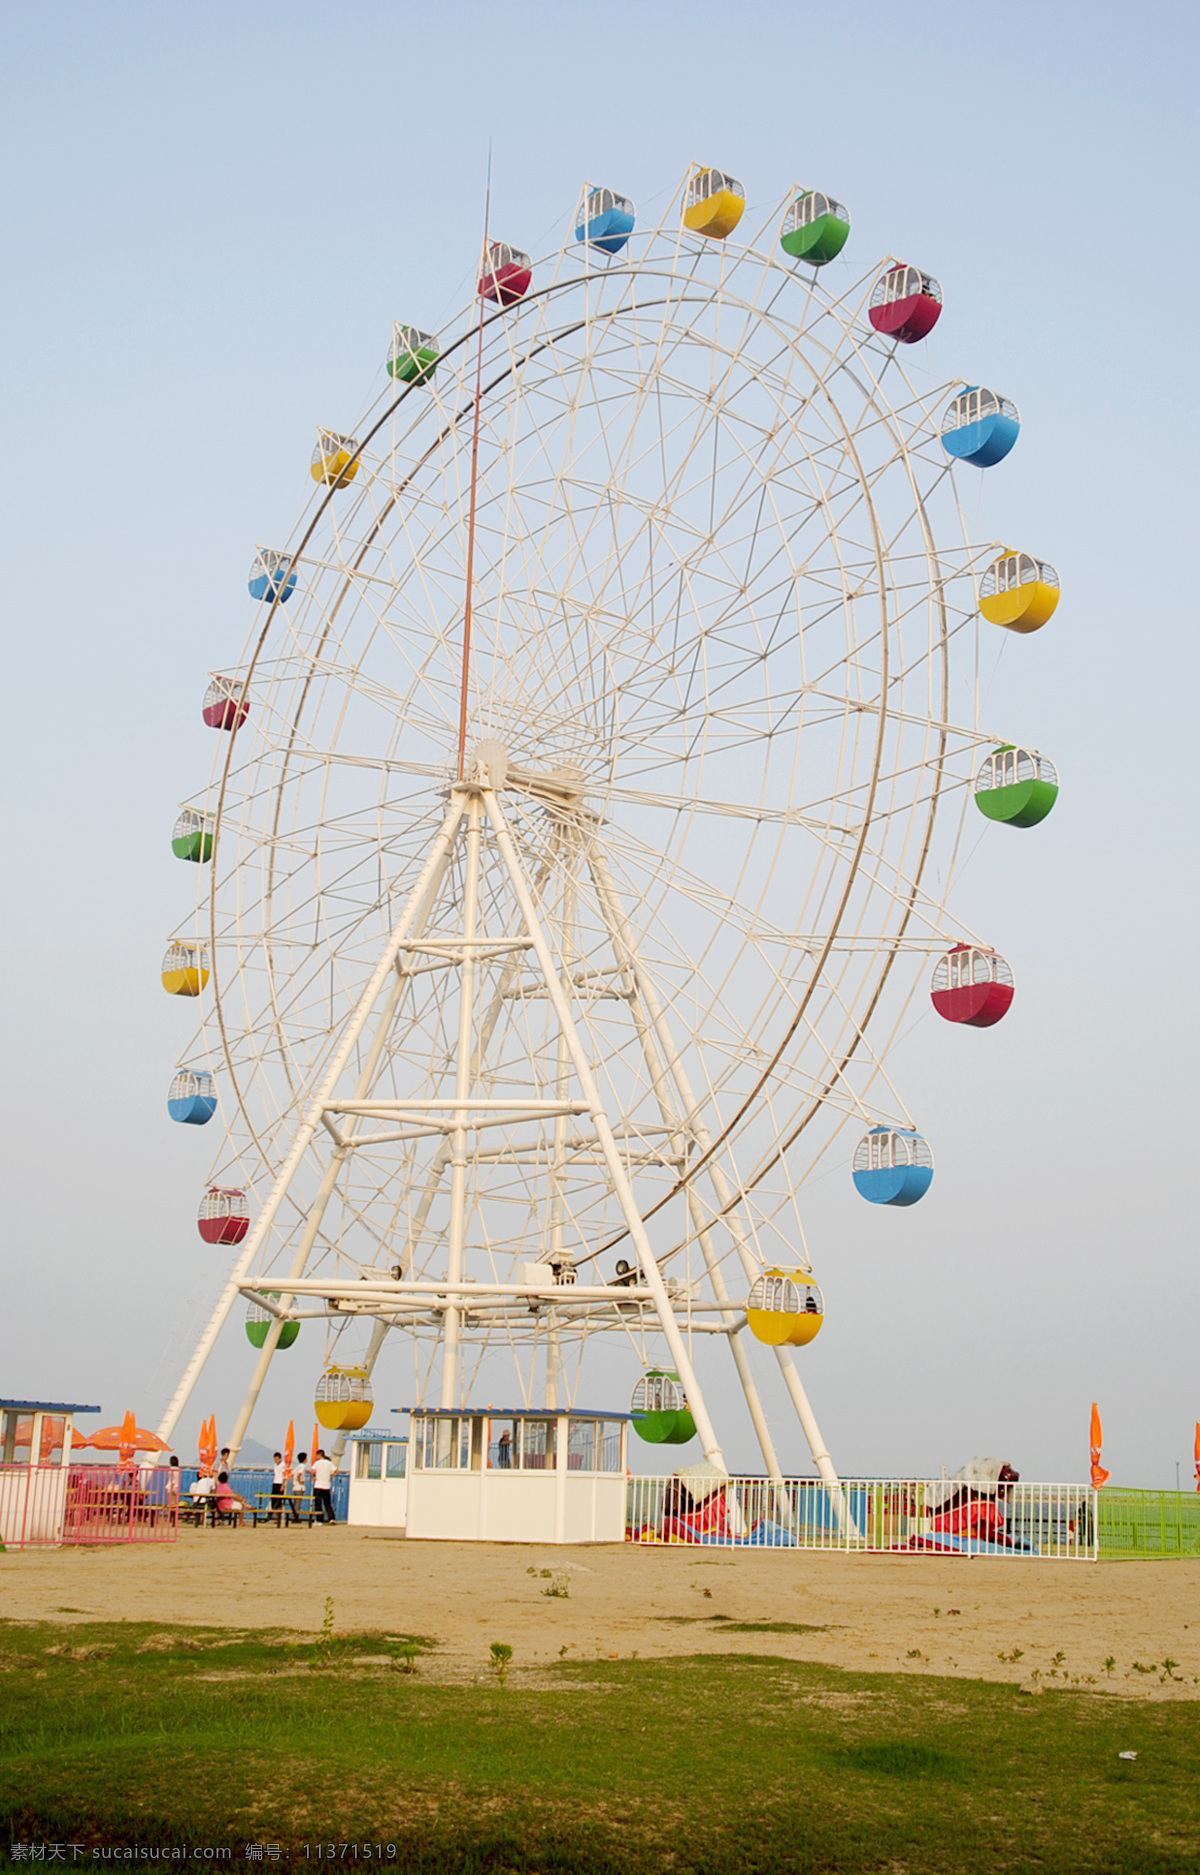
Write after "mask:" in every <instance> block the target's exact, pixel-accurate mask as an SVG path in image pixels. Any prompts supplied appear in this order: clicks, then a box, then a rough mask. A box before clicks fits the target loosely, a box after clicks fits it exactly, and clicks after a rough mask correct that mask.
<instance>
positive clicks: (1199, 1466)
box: [1194, 1419, 1200, 1491]
mask: <svg viewBox="0 0 1200 1875" xmlns="http://www.w3.org/2000/svg"><path fill="white" fill-rule="evenodd" d="M1194 1449H1195V1453H1196V1489H1197V1491H1200V1419H1198V1420H1197V1421H1196V1444H1195V1448H1194Z"/></svg>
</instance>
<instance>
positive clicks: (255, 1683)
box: [0, 1623, 1200, 1875]
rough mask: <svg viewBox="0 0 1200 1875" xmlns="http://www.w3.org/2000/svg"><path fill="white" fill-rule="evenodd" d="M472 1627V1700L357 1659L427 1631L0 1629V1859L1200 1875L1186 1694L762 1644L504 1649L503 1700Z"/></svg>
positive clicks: (596, 1873)
mask: <svg viewBox="0 0 1200 1875" xmlns="http://www.w3.org/2000/svg"><path fill="white" fill-rule="evenodd" d="M721 1625H722V1629H723V1631H729V1630H730V1629H732V1628H733V1625H734V1624H733V1623H729V1624H725V1623H722V1624H721ZM767 1626H768V1628H769V1629H771V1630H772V1631H773V1630H774V1628H775V1624H767ZM480 1632H481V1636H482V1638H481V1640H480V1643H479V1654H480V1658H479V1661H478V1663H477V1665H478V1671H479V1673H480V1675H481V1676H483V1681H482V1683H478V1684H477V1683H475V1682H473V1681H472V1682H469V1683H461V1684H459V1683H441V1682H439V1681H437V1680H436V1679H435V1678H433V1677H431V1675H433V1674H435V1673H436V1672H437V1671H438V1669H437V1667H436V1666H434V1665H433V1663H432V1662H431V1661H430V1659H429V1658H428V1656H427V1655H426V1657H425V1658H423V1659H422V1660H421V1661H420V1662H419V1668H420V1670H419V1671H418V1672H417V1673H415V1674H411V1673H404V1672H399V1671H398V1672H392V1671H389V1670H388V1669H386V1668H378V1667H375V1668H370V1667H360V1668H356V1667H354V1666H353V1665H352V1661H353V1658H354V1656H355V1655H361V1654H366V1655H371V1654H379V1653H384V1654H387V1653H392V1654H395V1653H397V1652H398V1651H399V1650H400V1649H401V1648H402V1647H403V1645H404V1643H405V1641H406V1640H407V1641H409V1642H412V1643H415V1644H416V1646H417V1647H419V1648H421V1649H426V1650H428V1649H429V1648H430V1646H431V1645H432V1643H431V1642H430V1641H429V1639H428V1637H421V1636H409V1637H404V1636H400V1635H396V1634H390V1635H387V1636H385V1635H378V1634H374V1635H355V1636H353V1637H349V1638H345V1637H337V1638H335V1639H333V1640H332V1642H330V1641H326V1642H325V1643H324V1644H323V1643H322V1642H321V1641H320V1640H319V1639H312V1640H305V1641H303V1642H302V1643H296V1642H289V1641H288V1640H287V1639H286V1637H281V1636H280V1637H277V1636H273V1635H270V1634H263V1633H231V1632H225V1631H211V1630H204V1629H192V1630H186V1631H184V1632H182V1633H179V1632H177V1631H176V1632H174V1634H172V1631H170V1630H163V1629H160V1628H152V1627H147V1626H141V1625H135V1624H134V1623H122V1624H120V1625H119V1626H105V1627H101V1626H92V1625H83V1624H78V1625H73V1626H71V1627H69V1628H63V1627H52V1626H49V1625H47V1626H40V1627H29V1626H18V1625H16V1624H11V1623H8V1624H0V1805H2V1807H3V1812H4V1819H5V1821H6V1822H7V1824H8V1828H9V1834H8V1836H7V1837H5V1838H4V1841H5V1842H6V1843H7V1842H9V1841H15V1842H31V1841H33V1842H62V1843H71V1842H74V1843H84V1844H86V1845H88V1847H89V1848H90V1847H91V1846H92V1845H96V1846H113V1845H116V1846H125V1845H133V1844H139V1845H158V1846H171V1845H177V1844H186V1845H195V1844H213V1845H228V1846H229V1847H230V1848H231V1849H232V1851H233V1855H232V1860H233V1861H234V1862H237V1863H240V1864H241V1865H242V1866H243V1867H245V1866H246V1860H245V1855H244V1850H245V1845H246V1844H247V1843H248V1842H250V1843H254V1842H259V1843H267V1842H278V1843H280V1844H282V1845H283V1847H284V1858H285V1860H286V1859H287V1857H288V1855H289V1854H290V1859H291V1863H292V1866H297V1865H303V1864H304V1863H305V1861H306V1857H305V1851H304V1845H305V1843H308V1844H310V1845H314V1847H312V1848H310V1851H309V1854H308V1858H307V1861H308V1865H309V1866H314V1867H315V1866H317V1852H316V1849H315V1845H316V1844H317V1843H318V1842H325V1843H330V1842H332V1843H342V1842H345V1843H349V1844H353V1843H355V1842H357V1843H358V1844H360V1845H361V1844H363V1843H370V1844H372V1845H374V1844H377V1843H382V1844H385V1845H386V1844H389V1843H391V1844H395V1845H396V1850H395V1855H394V1857H393V1858H391V1859H390V1865H391V1866H392V1867H393V1868H398V1869H404V1870H414V1871H419V1872H420V1875H434V1872H435V1871H436V1872H437V1875H485V1872H486V1875H651V1871H653V1875H783V1872H784V1871H788V1872H789V1875H790V1872H791V1871H798V1872H800V1871H805V1872H806V1871H825V1870H828V1871H837V1872H838V1875H843V1872H844V1871H857V1870H872V1871H880V1872H881V1875H882V1872H883V1871H887V1872H888V1875H908V1872H909V1871H911V1872H912V1875H943V1872H946V1875H949V1872H951V1871H959V1870H972V1871H974V1870H987V1871H988V1875H993V1871H1008V1870H1013V1871H1024V1870H1029V1871H1034V1870H1036V1871H1038V1872H1039V1875H1046V1872H1051V1875H1053V1872H1061V1875H1084V1872H1090V1871H1093V1870H1094V1871H1104V1872H1105V1875H1177V1872H1179V1875H1181V1872H1183V1871H1189V1870H1191V1871H1196V1870H1200V1796H1198V1786H1200V1780H1198V1779H1197V1776H1196V1767H1197V1763H1198V1762H1200V1704H1193V1703H1190V1702H1189V1703H1186V1704H1185V1703H1182V1702H1181V1703H1179V1704H1166V1703H1164V1704H1149V1703H1146V1704H1143V1703H1138V1704H1132V1703H1130V1702H1129V1701H1126V1700H1120V1699H1117V1698H1109V1697H1098V1696H1096V1695H1094V1694H1082V1693H1072V1692H1060V1693H1050V1694H1047V1695H1044V1696H1042V1697H1039V1698H1029V1697H1028V1696H1026V1695H1022V1694H1020V1693H1018V1692H1017V1691H1016V1690H1015V1689H1014V1688H1012V1687H1007V1686H998V1685H991V1684H987V1683H984V1682H980V1681H969V1680H944V1679H935V1678H932V1677H929V1678H926V1677H924V1676H920V1677H917V1676H912V1677H907V1676H906V1677H904V1678H900V1677H899V1676H897V1675H894V1674H861V1673H844V1672H839V1671H837V1670H836V1669H833V1668H829V1667H822V1666H816V1665H812V1664H807V1663H801V1662H796V1661H788V1660H780V1659H777V1658H774V1657H772V1658H769V1659H767V1658H763V1657H761V1656H756V1655H754V1654H741V1655H733V1656H728V1655H723V1656H722V1657H720V1658H712V1657H702V1658H700V1657H695V1656H692V1657H687V1658H682V1659H673V1660H666V1661H662V1660H654V1661H618V1662H613V1661H609V1660H603V1661H580V1662H571V1663H566V1662H564V1663H563V1664H561V1665H555V1666H553V1667H546V1666H539V1670H538V1672H537V1673H536V1674H535V1675H533V1676H531V1679H530V1681H529V1682H528V1684H526V1685H524V1686H523V1685H522V1681H521V1669H522V1666H523V1664H528V1663H522V1661H521V1658H520V1653H519V1651H518V1653H517V1655H516V1657H515V1658H514V1661H513V1670H512V1673H511V1675H510V1677H509V1680H508V1684H507V1685H501V1684H499V1683H498V1681H497V1680H496V1678H495V1676H494V1675H492V1674H490V1673H489V1672H488V1668H487V1661H488V1648H489V1643H490V1642H491V1640H492V1639H502V1638H503V1637H502V1635H500V1634H499V1633H497V1634H495V1635H493V1634H492V1633H491V1632H489V1631H488V1630H487V1629H481V1630H480ZM681 1639H682V1636H681ZM1122 1750H1135V1751H1137V1752H1138V1754H1139V1755H1138V1758H1137V1761H1136V1762H1135V1763H1126V1762H1123V1761H1122V1760H1121V1759H1119V1758H1118V1756H1117V1754H1118V1752H1119V1751H1122ZM355 1859H356V1858H355V1856H354V1854H353V1851H352V1850H350V1849H348V1850H346V1851H345V1852H341V1853H339V1855H338V1856H337V1860H339V1862H353V1861H355ZM365 1859H366V1858H365V1857H364V1855H363V1854H362V1851H361V1849H360V1851H359V1855H358V1858H357V1860H358V1862H359V1863H360V1864H361V1863H362V1862H363V1861H364V1860H365ZM372 1859H377V1858H375V1857H374V1856H373V1858H372ZM383 1859H384V1862H385V1866H386V1865H387V1863H388V1861H389V1857H388V1855H387V1852H386V1851H385V1854H384V1858H383ZM88 1860H89V1861H91V1858H90V1856H89V1857H88ZM281 1865H282V1864H281ZM21 1866H24V1864H22V1865H21ZM92 1866H93V1867H94V1866H96V1863H95V1862H94V1861H92ZM266 1866H270V1865H269V1864H266Z"/></svg>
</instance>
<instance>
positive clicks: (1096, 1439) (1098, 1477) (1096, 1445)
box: [1091, 1400, 1109, 1490]
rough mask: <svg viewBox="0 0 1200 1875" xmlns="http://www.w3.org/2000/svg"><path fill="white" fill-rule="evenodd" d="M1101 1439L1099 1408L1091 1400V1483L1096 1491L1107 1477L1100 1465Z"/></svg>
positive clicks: (1102, 1437)
mask: <svg viewBox="0 0 1200 1875" xmlns="http://www.w3.org/2000/svg"><path fill="white" fill-rule="evenodd" d="M1103 1439H1104V1433H1103V1430H1102V1429H1101V1425H1100V1408H1099V1407H1098V1406H1097V1405H1096V1402H1095V1400H1093V1401H1092V1438H1091V1446H1092V1483H1093V1484H1094V1485H1095V1487H1096V1489H1097V1490H1099V1489H1100V1486H1101V1485H1102V1484H1107V1483H1108V1476H1109V1474H1108V1473H1107V1472H1106V1471H1105V1469H1104V1467H1103V1465H1102V1464H1101V1463H1100V1446H1101V1444H1102V1442H1103Z"/></svg>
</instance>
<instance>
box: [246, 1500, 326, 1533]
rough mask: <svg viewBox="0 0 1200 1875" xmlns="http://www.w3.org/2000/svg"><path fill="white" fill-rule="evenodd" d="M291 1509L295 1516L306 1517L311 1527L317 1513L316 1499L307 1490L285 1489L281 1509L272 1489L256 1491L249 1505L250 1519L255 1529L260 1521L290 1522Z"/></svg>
mask: <svg viewBox="0 0 1200 1875" xmlns="http://www.w3.org/2000/svg"><path fill="white" fill-rule="evenodd" d="M289 1506H290V1507H291V1508H290V1509H289ZM291 1510H294V1511H295V1513H296V1517H297V1518H304V1519H306V1520H307V1522H308V1525H309V1528H310V1529H311V1527H312V1525H313V1522H314V1520H315V1518H316V1514H317V1511H316V1500H315V1499H314V1498H313V1497H312V1495H311V1493H309V1492H307V1491H306V1492H299V1491H296V1492H292V1491H285V1492H284V1494H283V1508H282V1510H280V1508H279V1506H278V1505H277V1504H276V1503H275V1497H274V1493H273V1492H272V1491H256V1492H255V1494H254V1503H253V1504H252V1505H251V1507H250V1521H251V1523H252V1524H253V1525H254V1527H255V1529H257V1528H258V1526H259V1524H260V1523H276V1522H278V1523H291V1522H292V1521H293V1519H292V1516H291Z"/></svg>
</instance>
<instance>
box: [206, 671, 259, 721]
mask: <svg viewBox="0 0 1200 1875" xmlns="http://www.w3.org/2000/svg"><path fill="white" fill-rule="evenodd" d="M245 690H246V686H245V685H244V684H242V683H239V682H238V680H237V678H236V677H214V678H213V680H212V682H211V684H209V686H208V689H207V690H206V691H205V692H204V720H205V722H206V723H207V724H208V726H209V728H210V729H240V728H241V726H242V724H243V723H244V722H245V720H246V718H247V716H248V715H249V714H250V705H249V704H248V703H247V702H246V697H245Z"/></svg>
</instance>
